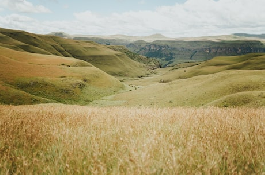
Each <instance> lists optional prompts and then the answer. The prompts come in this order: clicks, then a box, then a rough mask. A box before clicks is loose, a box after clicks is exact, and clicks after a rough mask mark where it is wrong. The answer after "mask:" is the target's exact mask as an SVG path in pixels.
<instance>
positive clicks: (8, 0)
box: [0, 0, 51, 13]
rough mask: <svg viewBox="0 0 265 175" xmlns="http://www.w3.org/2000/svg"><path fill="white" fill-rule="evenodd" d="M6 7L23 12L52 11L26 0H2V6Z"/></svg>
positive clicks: (0, 5)
mask: <svg viewBox="0 0 265 175" xmlns="http://www.w3.org/2000/svg"><path fill="white" fill-rule="evenodd" d="M1 7H2V8H6V9H9V10H12V11H15V12H22V13H50V12H51V11H50V10H49V9H47V8H45V7H44V6H41V5H33V4H32V3H31V2H29V1H26V0H0V8H1Z"/></svg>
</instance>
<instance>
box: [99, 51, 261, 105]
mask: <svg viewBox="0 0 265 175" xmlns="http://www.w3.org/2000/svg"><path fill="white" fill-rule="evenodd" d="M182 66H183V67H182V68H181V67H177V66H176V67H175V68H166V69H165V68H164V69H161V70H160V73H158V74H157V75H155V76H153V77H149V78H144V79H138V80H132V81H129V82H127V83H128V84H130V85H131V86H132V87H135V88H131V89H130V90H129V91H127V92H124V93H121V94H117V95H116V96H114V97H113V98H111V99H110V100H109V101H106V103H107V104H108V105H110V104H111V103H116V104H117V102H119V104H120V105H126V106H139V105H140V106H165V107H166V106H167V107H168V106H170V107H173V106H221V107H228V106H251V107H258V106H265V54H264V53H263V54H261V53H259V54H248V55H245V56H234V57H216V58H214V59H212V60H208V61H205V62H202V63H200V64H198V65H197V64H196V65H192V64H190V65H188V64H187V65H182ZM158 72H159V71H158ZM111 100H112V101H111ZM102 105H104V101H103V102H102Z"/></svg>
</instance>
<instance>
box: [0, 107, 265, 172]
mask: <svg viewBox="0 0 265 175" xmlns="http://www.w3.org/2000/svg"><path fill="white" fill-rule="evenodd" d="M264 126H265V109H264V108H256V109H254V108H226V109H224V108H212V107H211V108H160V109H159V108H125V107H111V108H92V107H78V106H59V105H58V106H45V105H39V106H19V107H13V106H0V130H1V131H0V174H6V173H11V174H13V173H14V174H16V173H18V174H19V173H21V174H43V173H44V174H46V173H47V174H251V173H253V174H263V173H264V172H265V146H264V145H265V144H264V143H265V129H264V128H265V127H264Z"/></svg>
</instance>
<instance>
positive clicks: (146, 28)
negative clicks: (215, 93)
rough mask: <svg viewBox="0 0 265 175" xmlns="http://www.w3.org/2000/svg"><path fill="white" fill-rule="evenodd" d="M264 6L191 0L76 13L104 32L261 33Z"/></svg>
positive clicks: (255, 0) (256, 0) (240, 0)
mask: <svg viewBox="0 0 265 175" xmlns="http://www.w3.org/2000/svg"><path fill="white" fill-rule="evenodd" d="M264 6H265V1H263V0H252V1H249V0H219V1H214V0H200V1H198V0H188V1H186V3H184V4H178V3H177V4H175V5H174V6H163V7H159V8H157V9H156V10H154V11H135V12H134V11H132V12H126V13H119V14H117V13H114V14H111V15H110V16H99V15H96V14H94V13H92V12H90V11H86V12H82V13H76V14H75V17H76V19H77V20H79V21H82V22H85V23H87V25H88V26H94V27H96V28H97V29H98V31H97V32H98V33H103V34H108V33H123V34H130V35H143V34H144V35H145V34H152V33H158V32H161V33H163V34H165V35H168V36H201V35H218V34H230V33H234V32H254V33H258V32H263V31H264V29H265V11H264V10H263V7H264ZM88 28H90V27H88ZM88 31H89V30H88ZM90 32H96V31H91V30H90Z"/></svg>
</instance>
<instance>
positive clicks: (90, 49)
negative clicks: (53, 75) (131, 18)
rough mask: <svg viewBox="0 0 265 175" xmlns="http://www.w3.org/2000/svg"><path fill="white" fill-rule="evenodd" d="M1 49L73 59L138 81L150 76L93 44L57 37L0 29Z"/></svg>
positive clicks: (123, 57)
mask: <svg viewBox="0 0 265 175" xmlns="http://www.w3.org/2000/svg"><path fill="white" fill-rule="evenodd" d="M0 46H2V47H6V48H10V49H14V50H17V51H26V52H31V53H39V54H45V55H56V56H64V57H74V58H76V59H80V60H84V61H87V62H89V63H91V64H92V65H94V66H95V67H98V68H99V69H101V70H103V71H105V72H107V73H108V74H111V75H114V76H126V77H138V76H144V75H146V74H147V73H148V72H147V69H146V66H145V65H144V64H141V63H139V62H136V61H134V60H132V59H130V58H129V57H128V56H127V55H126V54H124V53H121V52H117V51H114V50H112V49H109V48H107V47H106V46H104V45H100V44H96V43H94V42H91V41H74V40H71V39H65V38H62V37H58V36H48V35H36V34H33V33H28V32H24V31H16V30H9V29H1V28H0Z"/></svg>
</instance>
